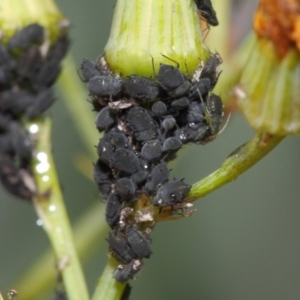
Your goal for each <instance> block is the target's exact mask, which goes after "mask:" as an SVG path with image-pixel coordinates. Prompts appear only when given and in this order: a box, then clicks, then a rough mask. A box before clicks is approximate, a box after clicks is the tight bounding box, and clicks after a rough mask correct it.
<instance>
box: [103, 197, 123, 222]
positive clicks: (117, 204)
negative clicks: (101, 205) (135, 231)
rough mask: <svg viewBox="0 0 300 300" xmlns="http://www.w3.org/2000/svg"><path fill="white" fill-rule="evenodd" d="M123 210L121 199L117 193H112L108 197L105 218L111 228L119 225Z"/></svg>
mask: <svg viewBox="0 0 300 300" xmlns="http://www.w3.org/2000/svg"><path fill="white" fill-rule="evenodd" d="M121 210H122V201H121V199H120V198H119V196H118V195H117V194H115V193H111V194H110V195H109V196H108V198H107V202H106V207H105V220H106V222H107V224H108V225H109V226H110V227H111V228H114V227H116V226H118V224H119V220H120V213H121Z"/></svg>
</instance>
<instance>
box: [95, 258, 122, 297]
mask: <svg viewBox="0 0 300 300" xmlns="http://www.w3.org/2000/svg"><path fill="white" fill-rule="evenodd" d="M117 266H118V263H117V261H116V260H115V259H114V258H113V257H110V258H109V260H108V262H107V265H106V267H105V269H104V271H103V273H102V276H101V277H100V278H99V280H98V283H97V287H96V290H95V293H94V295H93V297H92V300H118V299H120V298H121V296H122V294H123V291H124V288H125V286H126V284H124V283H120V282H118V281H116V280H115V279H114V278H113V273H114V271H115V269H116V267H117Z"/></svg>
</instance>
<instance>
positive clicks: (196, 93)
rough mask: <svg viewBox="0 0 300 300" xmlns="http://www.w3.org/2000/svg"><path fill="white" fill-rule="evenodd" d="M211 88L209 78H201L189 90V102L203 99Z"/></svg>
mask: <svg viewBox="0 0 300 300" xmlns="http://www.w3.org/2000/svg"><path fill="white" fill-rule="evenodd" d="M212 88H213V84H212V81H211V79H210V78H203V79H200V80H199V81H197V82H195V83H194V84H193V85H192V86H191V88H190V90H189V98H190V100H191V101H193V100H196V99H199V97H202V98H203V99H205V98H206V97H207V94H208V92H209V91H210V90H211V89H212Z"/></svg>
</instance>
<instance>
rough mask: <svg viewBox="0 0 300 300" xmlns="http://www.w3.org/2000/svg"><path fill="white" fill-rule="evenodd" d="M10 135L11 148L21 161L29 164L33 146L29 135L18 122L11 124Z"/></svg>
mask: <svg viewBox="0 0 300 300" xmlns="http://www.w3.org/2000/svg"><path fill="white" fill-rule="evenodd" d="M8 132H9V135H10V138H11V146H12V149H13V151H14V153H15V154H16V155H17V156H18V158H19V159H21V160H22V161H25V162H29V161H30V159H31V156H32V151H33V148H32V147H33V146H32V144H31V140H30V138H29V135H28V134H27V133H26V132H25V131H24V129H23V128H22V127H21V125H20V124H19V123H18V122H16V121H11V122H10V123H9V131H8Z"/></svg>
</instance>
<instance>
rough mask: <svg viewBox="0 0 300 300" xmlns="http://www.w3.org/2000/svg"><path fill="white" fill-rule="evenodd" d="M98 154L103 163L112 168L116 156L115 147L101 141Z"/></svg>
mask: <svg viewBox="0 0 300 300" xmlns="http://www.w3.org/2000/svg"><path fill="white" fill-rule="evenodd" d="M97 153H98V156H99V158H100V160H101V161H102V162H104V163H105V164H106V165H107V166H111V162H112V157H113V155H114V147H113V145H112V144H111V143H109V142H107V141H106V140H104V139H101V140H100V142H99V144H98V146H97Z"/></svg>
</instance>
